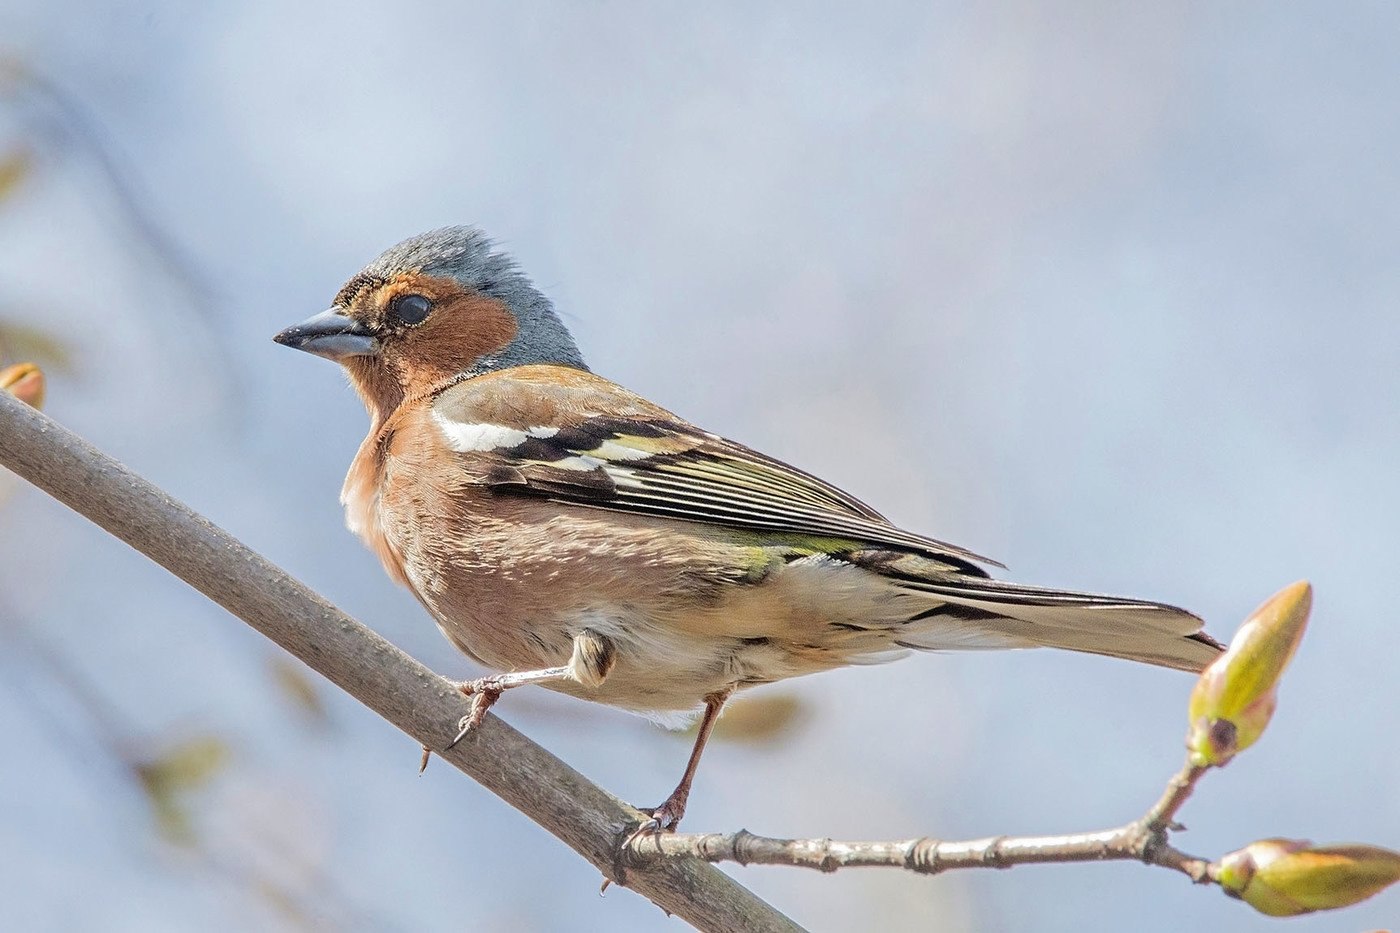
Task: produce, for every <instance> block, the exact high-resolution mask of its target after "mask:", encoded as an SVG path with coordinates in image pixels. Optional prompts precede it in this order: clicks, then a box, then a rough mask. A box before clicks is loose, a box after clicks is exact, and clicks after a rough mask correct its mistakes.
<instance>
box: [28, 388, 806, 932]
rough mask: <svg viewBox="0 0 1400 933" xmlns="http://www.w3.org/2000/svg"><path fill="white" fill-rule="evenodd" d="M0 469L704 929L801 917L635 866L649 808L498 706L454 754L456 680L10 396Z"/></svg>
mask: <svg viewBox="0 0 1400 933" xmlns="http://www.w3.org/2000/svg"><path fill="white" fill-rule="evenodd" d="M0 465H3V466H5V467H8V468H9V469H11V470H13V471H14V472H15V473H17V474H19V475H20V476H21V477H23V478H25V479H27V480H28V481H29V482H31V483H33V484H34V485H36V486H38V487H39V488H41V489H43V490H44V491H45V492H47V493H49V494H50V495H52V496H53V497H54V498H56V499H58V500H59V501H60V502H62V503H64V504H65V505H67V506H69V507H70V508H72V509H74V510H75V511H77V512H79V513H80V514H82V515H84V516H86V517H87V518H89V519H91V520H92V521H93V522H95V523H97V524H98V525H100V526H101V527H102V528H104V529H106V530H107V531H109V532H110V533H112V534H113V535H115V536H116V537H118V538H120V539H122V540H123V541H125V542H126V543H128V544H130V545H131V546H132V547H134V548H136V549H137V550H138V551H140V552H142V553H143V554H145V555H146V556H147V557H149V558H151V559H152V560H153V561H155V562H156V563H158V564H160V565H161V566H162V567H164V568H165V569H166V570H169V571H170V572H171V573H173V574H175V575H176V576H178V577H180V578H181V579H182V580H184V581H185V582H186V583H188V584H190V585H191V586H193V587H194V588H195V589H197V590H199V591H200V592H201V593H203V594H205V595H206V596H208V597H209V598H210V599H212V600H214V601H215V602H217V603H218V604H219V605H221V606H223V607H224V608H225V609H227V610H229V611H230V612H231V613H233V614H234V615H236V616H238V617H239V618H240V619H242V620H243V621H245V622H247V623H248V624H249V625H251V626H252V627H253V628H255V629H257V630H258V631H259V632H261V633H262V634H264V635H266V636H267V637H268V638H270V639H272V640H273V641H274V642H276V643H277V644H278V645H280V646H282V647H283V648H285V649H286V650H287V651H289V652H291V653H292V654H294V655H295V656H297V657H298V658H300V659H301V660H302V661H304V662H305V663H306V664H307V665H309V666H310V667H311V668H313V669H314V670H316V671H318V672H319V673H321V674H322V675H324V676H325V677H326V678H327V679H329V680H330V681H331V682H332V683H334V684H336V685H337V686H339V687H340V688H341V689H343V690H345V691H346V692H347V693H349V694H350V695H351V696H354V697H355V698H356V699H358V700H359V701H360V702H362V703H364V704H365V705H366V706H368V707H369V708H370V709H372V710H374V711H375V712H377V713H379V715H381V716H383V717H384V718H385V719H387V720H388V721H389V722H390V723H392V724H393V725H395V726H397V727H398V728H399V729H401V730H403V731H404V732H405V733H407V734H408V735H410V736H412V737H413V739H414V740H415V741H416V742H418V743H419V744H421V745H423V746H424V747H427V748H431V749H433V750H434V751H435V752H437V753H438V754H439V755H441V756H442V757H443V759H444V760H446V761H447V762H449V763H450V764H452V765H453V766H454V767H456V768H458V769H460V770H461V771H463V772H465V773H466V774H468V775H469V776H471V777H472V778H474V779H476V780H477V781H479V782H480V783H481V784H482V785H484V786H485V787H486V788H487V789H489V790H491V791H492V792H493V793H495V794H496V795H497V796H499V797H501V798H502V799H503V800H505V801H506V802H507V803H509V804H510V805H511V806H513V807H515V808H516V809H518V810H520V811H521V812H522V813H524V814H525V815H526V816H528V817H529V818H530V819H532V820H534V821H535V822H536V823H538V824H539V825H540V826H542V827H544V828H545V829H547V830H548V831H549V832H551V833H553V834H554V835H555V836H557V837H558V838H559V839H560V840H562V841H563V842H564V843H566V844H567V845H568V846H570V847H571V848H572V849H574V851H576V852H578V853H579V854H580V855H582V856H583V857H584V858H586V859H588V860H589V861H590V862H591V863H592V864H593V865H595V866H596V867H597V868H598V869H599V871H601V872H602V873H603V875H604V876H605V877H606V878H607V879H609V880H610V881H613V882H615V883H617V884H621V885H625V886H627V887H630V888H632V889H634V890H636V891H638V892H639V893H641V894H643V895H645V896H646V897H647V898H649V899H650V900H651V901H653V902H654V903H655V904H657V905H658V906H660V907H661V908H663V909H664V910H667V911H669V912H670V913H673V914H676V915H677V916H679V917H681V918H683V919H685V920H687V921H689V922H690V923H692V924H694V925H695V926H697V927H699V928H701V929H705V930H755V931H765V930H775V931H776V930H794V929H798V927H797V926H796V925H795V924H793V922H792V921H791V920H789V919H788V918H787V917H785V916H783V915H782V914H781V913H779V912H778V911H776V910H775V909H774V908H772V907H771V906H769V905H768V904H766V903H765V902H763V901H762V900H760V899H759V898H758V897H757V896H755V895H754V894H753V893H752V892H751V891H749V890H748V889H746V888H744V887H743V886H741V885H739V884H738V883H737V882H735V881H734V880H732V879H731V878H729V877H727V876H726V875H724V874H723V873H721V872H720V871H718V870H717V869H715V868H713V867H712V866H710V865H706V864H704V863H703V862H701V861H697V860H695V859H666V860H655V861H651V862H649V863H647V864H643V865H639V866H636V867H632V868H626V866H624V865H623V864H622V863H623V860H624V859H623V850H622V841H623V840H624V839H625V838H627V836H628V835H629V834H630V832H631V831H632V830H633V829H635V828H636V826H638V825H639V824H640V823H641V822H642V821H643V820H644V819H645V818H646V817H645V816H644V815H643V814H642V813H641V812H640V811H638V810H636V809H634V808H633V807H630V806H628V805H627V804H625V803H623V802H622V801H620V800H618V799H617V798H615V797H613V796H612V795H610V794H608V793H606V792H605V791H603V790H602V789H601V788H599V787H598V786H597V785H595V784H593V783H592V782H590V781H589V780H588V779H587V778H585V777H584V776H583V775H581V774H579V773H578V772H577V771H574V770H573V769H572V768H570V767H569V766H568V765H566V764H564V762H562V761H560V760H559V759H558V758H555V757H554V756H553V755H551V754H549V752H547V751H545V750H544V749H542V748H540V747H539V746H538V745H536V744H535V743H533V742H531V741H530V740H529V739H527V738H526V737H525V736H523V735H521V734H520V733H519V732H516V731H515V730H514V729H512V728H511V727H510V726H508V725H506V724H505V723H503V722H501V721H500V720H499V719H497V718H496V717H494V716H488V717H487V718H486V721H485V722H484V723H483V724H482V727H481V728H480V729H477V730H474V731H473V732H472V733H471V734H470V735H468V736H467V737H466V738H465V739H464V740H463V741H462V742H460V743H458V744H457V746H456V747H455V748H453V749H451V750H448V749H446V747H445V746H446V745H447V743H448V742H449V741H451V739H452V737H453V735H454V734H455V732H456V725H457V721H458V720H459V719H460V718H461V717H462V716H463V715H464V714H465V713H466V712H467V709H466V706H467V704H466V701H465V699H464V698H463V697H462V695H461V694H460V693H459V692H458V691H457V689H456V687H455V686H454V685H453V684H452V683H450V682H449V681H447V680H445V679H444V678H442V677H439V676H438V675H437V674H434V673H433V672H432V671H430V670H428V669H427V668H426V667H424V666H423V665H421V664H419V663H418V662H417V661H415V660H414V659H413V658H411V657H409V656H408V655H406V654H404V653H403V652H402V651H400V650H399V649H398V648H396V647H394V646H393V645H391V644H390V643H389V642H387V641H385V640H384V639H383V638H381V637H380V636H379V635H377V634H376V633H375V632H373V631H371V630H370V629H368V628H366V627H365V626H364V625H362V624H360V623H359V622H356V621H355V620H354V619H351V618H350V617H349V616H347V615H345V614H344V613H342V612H341V611H340V610H338V609H336V608H335V607H334V606H332V605H331V604H330V603H328V602H327V601H326V600H324V599H323V598H321V597H320V596H318V595H316V594H315V593H313V592H312V591H311V590H309V589H307V588H306V587H305V586H303V585H302V584H301V583H299V582H297V581H296V580H294V579H292V578H291V577H290V576H288V575H287V574H286V573H285V572H284V571H282V570H281V569H279V568H277V567H276V566H274V565H273V564H271V563H269V562H268V561H267V560H266V559H264V558H263V557H261V556H259V555H258V554H256V553H254V552H253V551H251V550H250V549H248V548H247V547H246V546H245V545H243V544H241V543H240V542H238V541H237V540H235V539H234V538H232V537H231V536H230V535H228V534H227V533H226V532H224V531H222V530H221V529H219V528H218V527H216V526H215V525H214V524H212V523H211V522H210V521H208V520H207V519H205V518H204V517H202V516H200V515H198V514H196V513H195V512H193V511H191V510H190V509H189V508H188V507H186V506H185V505H183V504H181V503H179V502H177V501H175V500H174V499H173V498H171V497H170V496H169V495H167V494H166V493H164V492H162V491H161V490H160V489H157V488H156V487H155V486H152V485H151V484H150V483H148V482H146V481H145V480H144V479H142V478H141V477H139V476H137V475H136V474H135V473H133V472H131V471H130V470H128V469H126V468H125V467H124V466H122V465H121V464H120V463H118V462H116V461H115V460H112V459H111V458H110V457H107V456H106V455H105V454H103V453H101V452H100V451H98V450H97V449H95V448H94V447H92V446H91V445H89V444H88V443H87V442H85V441H84V440H82V439H81V438H79V437H78V436H76V435H74V434H72V433H71V432H69V431H67V430H66V429H64V428H63V427H61V426H59V425H58V424H57V423H55V422H54V421H52V420H50V419H49V418H48V417H46V416H45V415H44V414H42V413H41V412H38V411H35V410H34V409H32V408H29V407H28V406H27V405H25V404H24V403H23V402H20V401H19V400H18V399H15V398H14V397H12V396H10V395H9V394H8V393H3V392H0Z"/></svg>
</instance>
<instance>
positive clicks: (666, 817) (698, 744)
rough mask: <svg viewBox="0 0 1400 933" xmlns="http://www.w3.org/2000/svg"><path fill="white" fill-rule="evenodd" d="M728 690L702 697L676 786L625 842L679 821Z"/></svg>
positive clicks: (666, 830) (665, 829) (670, 829)
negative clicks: (701, 712) (692, 743)
mask: <svg viewBox="0 0 1400 933" xmlns="http://www.w3.org/2000/svg"><path fill="white" fill-rule="evenodd" d="M731 693H733V691H732V690H725V691H723V692H721V693H712V694H710V695H709V696H707V697H705V715H704V716H703V717H702V718H701V719H700V730H699V732H698V733H697V734H696V736H695V747H694V748H692V749H691V750H690V761H688V762H687V763H686V766H685V774H683V775H681V782H680V783H679V784H677V785H676V789H675V790H673V791H671V796H669V797H667V798H666V801H665V802H664V803H662V804H661V806H659V807H657V808H656V809H654V810H652V811H651V819H649V820H647V821H646V822H644V823H642V825H641V826H638V827H637V830H636V832H634V833H632V835H630V836H628V837H627V842H626V843H625V845H630V844H631V843H632V841H633V840H635V839H636V838H637V837H638V836H642V835H645V834H647V833H669V832H675V829H676V826H678V825H679V824H680V821H681V817H683V816H685V804H686V801H687V800H688V799H689V798H690V785H691V784H692V783H693V782H694V781H695V771H696V769H698V768H699V767H700V756H701V755H702V754H703V753H704V751H705V743H706V742H708V741H709V740H710V733H711V732H713V731H714V729H715V721H716V720H718V719H719V711H720V710H721V709H723V707H724V702H725V701H726V700H728V699H729V695H730V694H731Z"/></svg>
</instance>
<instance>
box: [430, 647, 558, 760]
mask: <svg viewBox="0 0 1400 933" xmlns="http://www.w3.org/2000/svg"><path fill="white" fill-rule="evenodd" d="M569 675H570V670H569V666H568V665H564V666H563V667H545V668H541V669H540V670H537V671H510V672H508V673H505V674H491V675H490V676H487V677H478V678H477V679H476V680H464V681H462V682H461V683H459V684H458V685H457V689H458V690H460V691H462V693H463V694H464V695H466V696H469V697H471V698H472V709H471V712H470V713H468V714H467V715H465V716H463V717H462V718H461V720H460V721H459V722H458V723H457V737H456V738H455V739H453V740H452V741H451V742H448V743H447V747H448V748H452V747H454V746H455V745H456V744H457V743H458V742H460V741H462V739H464V738H466V736H467V733H468V732H470V731H472V730H473V729H475V728H476V727H477V726H479V725H481V721H482V720H483V719H485V718H486V711H487V710H489V709H490V708H491V707H493V706H495V705H496V701H497V700H499V699H500V698H501V694H502V693H504V692H506V691H507V690H509V689H511V688H512V687H523V686H525V685H526V684H538V683H542V682H544V681H547V680H559V679H561V678H564V677H568V676H569Z"/></svg>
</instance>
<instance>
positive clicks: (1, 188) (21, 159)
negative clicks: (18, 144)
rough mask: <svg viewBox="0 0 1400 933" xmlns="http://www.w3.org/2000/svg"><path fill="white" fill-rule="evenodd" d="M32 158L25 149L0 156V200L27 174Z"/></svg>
mask: <svg viewBox="0 0 1400 933" xmlns="http://www.w3.org/2000/svg"><path fill="white" fill-rule="evenodd" d="M32 165H33V159H32V158H31V157H30V155H29V152H28V151H27V150H25V149H17V150H15V151H14V152H9V153H6V154H5V155H3V156H0V200H3V199H4V198H5V197H6V196H7V195H8V194H9V193H10V192H11V191H13V190H14V189H15V188H16V187H17V186H18V185H19V183H20V182H21V181H23V180H24V177H25V176H26V175H28V174H29V169H30V167H31V166H32Z"/></svg>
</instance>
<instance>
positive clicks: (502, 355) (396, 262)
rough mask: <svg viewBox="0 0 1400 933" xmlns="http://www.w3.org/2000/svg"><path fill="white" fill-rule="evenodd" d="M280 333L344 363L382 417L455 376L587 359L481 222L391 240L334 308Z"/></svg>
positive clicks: (287, 341) (290, 342) (579, 363)
mask: <svg viewBox="0 0 1400 933" xmlns="http://www.w3.org/2000/svg"><path fill="white" fill-rule="evenodd" d="M273 339H274V340H276V341H277V342H278V343H280V344H283V345H285V346H289V347H294V348H296V349H298V350H305V351H306V352H308V353H314V354H316V355H317V356H323V357H326V358H327V359H331V360H335V361H336V362H338V363H340V364H341V365H342V366H344V367H345V369H346V370H347V371H348V372H349V374H350V380H351V382H352V383H354V385H355V388H356V389H357V390H358V391H359V393H360V395H361V396H362V397H363V398H364V400H365V404H366V405H367V406H368V407H369V409H370V411H371V414H373V415H375V416H376V417H377V418H384V417H387V416H388V415H389V414H390V413H391V412H393V410H394V409H395V408H397V407H398V405H399V403H400V402H402V401H403V399H404V398H406V397H412V396H416V395H419V394H420V393H422V392H427V391H431V390H432V389H433V388H434V387H437V386H440V385H442V384H444V383H447V382H450V381H452V380H454V379H460V378H467V377H470V376H474V375H480V374H481V373H486V372H491V371H493V370H498V369H506V368H508V367H511V366H525V365H529V364H533V363H548V364H554V365H557V366H570V367H573V368H575V369H586V368H587V367H586V366H585V365H584V363H583V357H582V356H580V355H579V352H578V347H577V346H576V345H575V344H574V339H573V337H572V336H570V334H569V331H568V329H567V328H566V327H565V326H564V324H563V322H562V321H560V320H559V316H558V315H557V314H556V313H555V311H554V308H553V306H552V305H551V304H550V302H549V299H547V298H545V297H544V295H542V294H541V293H540V292H539V291H538V290H537V289H536V288H535V287H534V285H533V284H531V282H530V280H529V279H528V278H527V277H526V276H525V275H524V273H522V272H521V271H520V270H519V269H518V268H517V267H516V265H515V263H514V262H513V261H512V260H511V259H510V257H509V256H506V255H505V254H504V253H501V252H499V251H498V250H496V249H495V248H494V247H493V245H492V243H491V241H490V240H489V239H487V238H486V236H485V235H484V234H483V233H482V232H481V231H480V230H477V229H476V228H474V227H444V228H442V229H440V230H433V231H431V232H428V233H424V234H420V235H419V236H415V237H411V238H409V239H407V240H404V241H403V242H402V243H399V244H398V245H396V246H393V247H391V248H390V249H388V250H386V251H385V252H384V253H383V254H382V255H381V256H380V257H379V258H378V259H376V260H374V261H373V262H371V263H370V264H369V265H368V266H366V267H365V268H364V269H363V270H361V271H360V272H359V273H358V274H356V275H355V276H354V277H353V278H351V279H350V281H349V282H347V283H345V287H343V288H342V289H341V290H340V292H339V294H337V295H336V296H335V301H334V302H332V304H331V307H330V308H329V309H327V310H326V311H323V312H321V313H320V314H318V315H316V316H315V317H312V318H309V319H307V320H305V321H302V322H301V323H300V324H296V325H293V326H292V327H288V328H287V329H286V330H284V331H282V332H281V333H279V334H277V335H276V336H275V337H274V338H273Z"/></svg>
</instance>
